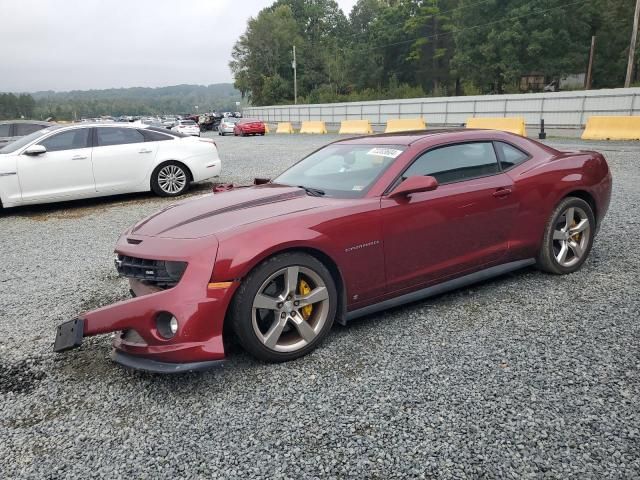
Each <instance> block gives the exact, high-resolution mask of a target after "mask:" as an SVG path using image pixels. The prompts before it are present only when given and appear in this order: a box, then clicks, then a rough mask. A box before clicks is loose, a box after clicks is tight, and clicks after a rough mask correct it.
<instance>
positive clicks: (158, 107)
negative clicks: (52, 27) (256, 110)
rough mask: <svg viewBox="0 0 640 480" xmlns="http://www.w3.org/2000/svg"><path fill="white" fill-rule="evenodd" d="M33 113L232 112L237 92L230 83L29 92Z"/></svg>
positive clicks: (65, 116) (59, 115) (62, 115)
mask: <svg viewBox="0 0 640 480" xmlns="http://www.w3.org/2000/svg"><path fill="white" fill-rule="evenodd" d="M31 96H32V97H33V98H34V100H35V101H36V106H35V116H36V117H41V118H46V117H48V116H55V117H56V118H57V119H69V120H71V119H74V118H77V119H79V118H81V117H96V116H100V115H114V116H118V115H155V114H164V113H167V114H168V113H189V112H195V111H196V109H195V106H196V105H198V107H199V108H198V111H199V112H208V111H211V110H214V109H215V110H217V111H227V110H230V111H234V110H236V109H237V107H236V103H235V102H237V101H240V92H239V91H238V90H236V89H235V88H233V85H232V84H230V83H217V84H213V85H207V86H205V85H173V86H170V87H158V88H147V87H132V88H110V89H106V90H72V91H70V92H54V91H41V92H35V93H32V94H31Z"/></svg>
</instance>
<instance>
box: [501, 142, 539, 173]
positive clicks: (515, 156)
mask: <svg viewBox="0 0 640 480" xmlns="http://www.w3.org/2000/svg"><path fill="white" fill-rule="evenodd" d="M495 145H496V149H497V150H498V156H499V157H500V166H501V167H502V170H509V169H510V168H513V167H515V166H516V165H520V164H521V163H522V162H525V161H527V160H529V158H531V155H529V154H528V153H526V152H523V151H522V150H520V149H519V148H516V147H514V146H513V145H509V144H508V143H504V142H495Z"/></svg>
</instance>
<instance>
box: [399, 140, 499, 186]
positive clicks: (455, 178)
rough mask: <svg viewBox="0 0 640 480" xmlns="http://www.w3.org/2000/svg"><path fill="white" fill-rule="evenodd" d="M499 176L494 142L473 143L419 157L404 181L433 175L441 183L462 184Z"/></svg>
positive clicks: (406, 173) (435, 150) (403, 176)
mask: <svg viewBox="0 0 640 480" xmlns="http://www.w3.org/2000/svg"><path fill="white" fill-rule="evenodd" d="M498 172H499V168H498V159H497V158H496V153H495V151H494V149H493V145H492V143H491V142H472V143H461V144H458V145H450V146H447V147H440V148H436V149H434V150H429V151H428V152H426V153H424V154H423V155H422V156H420V157H418V158H417V159H416V161H415V162H413V163H412V164H411V166H410V167H409V168H408V169H407V170H406V171H405V172H404V174H403V175H402V178H407V177H411V176H414V175H430V176H432V177H435V179H436V180H438V183H451V182H460V181H462V180H469V179H472V178H477V177H484V176H486V175H493V174H495V173H498Z"/></svg>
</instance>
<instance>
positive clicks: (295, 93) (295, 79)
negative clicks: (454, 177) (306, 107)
mask: <svg viewBox="0 0 640 480" xmlns="http://www.w3.org/2000/svg"><path fill="white" fill-rule="evenodd" d="M638 2H640V0H638ZM291 67H293V103H294V105H297V104H298V71H297V65H296V46H295V45H294V46H293V62H291Z"/></svg>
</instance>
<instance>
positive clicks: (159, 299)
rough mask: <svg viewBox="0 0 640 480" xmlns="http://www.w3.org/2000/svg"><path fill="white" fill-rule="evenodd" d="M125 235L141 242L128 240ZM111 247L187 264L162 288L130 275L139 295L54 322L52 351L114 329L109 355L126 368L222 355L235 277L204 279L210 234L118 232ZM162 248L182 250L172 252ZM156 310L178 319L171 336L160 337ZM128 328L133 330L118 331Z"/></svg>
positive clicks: (205, 361)
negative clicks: (177, 277)
mask: <svg viewBox="0 0 640 480" xmlns="http://www.w3.org/2000/svg"><path fill="white" fill-rule="evenodd" d="M127 239H129V240H131V239H133V240H135V241H138V240H140V241H141V242H140V243H139V244H131V243H129V240H127ZM116 252H117V253H119V254H123V255H128V256H133V257H141V258H149V259H156V260H184V261H187V262H188V267H187V269H186V270H185V272H184V275H183V276H182V279H181V280H180V282H179V283H178V284H177V285H176V286H175V287H173V288H169V289H167V290H158V289H153V288H149V287H146V288H145V285H144V284H141V283H140V282H137V281H131V280H130V283H131V285H132V287H133V290H135V293H136V295H139V296H136V297H135V298H131V299H128V300H124V301H121V302H117V303H114V304H112V305H108V306H106V307H102V308H98V309H96V310H92V311H89V312H84V313H83V314H81V315H80V316H79V317H78V319H77V320H75V321H72V322H67V323H66V324H62V325H60V326H59V327H58V332H57V335H56V342H55V345H54V351H57V352H61V351H65V350H68V349H71V348H75V347H77V346H79V345H80V344H81V343H82V338H84V337H89V336H93V335H100V334H105V333H111V332H118V333H117V334H116V336H115V339H114V341H113V346H114V348H115V353H114V360H115V361H117V362H119V363H122V364H124V365H126V366H129V367H132V368H140V369H143V370H150V371H155V372H165V373H166V372H180V371H185V370H200V369H203V368H209V367H210V366H213V365H214V364H216V362H218V363H219V362H220V361H221V360H223V359H224V357H225V352H224V344H223V338H222V329H223V325H224V318H225V315H226V312H227V308H228V306H229V303H230V301H231V299H232V298H233V294H234V293H235V290H236V288H237V286H238V282H225V283H223V284H210V281H211V280H210V279H211V272H212V271H213V266H214V264H215V258H216V254H217V240H216V239H215V237H204V238H201V239H193V240H181V239H168V238H157V237H144V236H135V235H123V236H122V237H121V238H120V240H119V241H118V244H117V247H116ZM167 252H171V253H174V254H175V253H178V254H180V253H182V255H181V256H180V258H178V257H176V256H174V255H171V254H168V253H167ZM160 312H169V313H171V314H172V315H173V316H174V317H176V318H177V319H178V323H179V325H178V331H177V332H176V334H175V336H174V337H173V338H171V339H166V338H164V337H163V336H162V335H161V334H160V332H159V331H158V329H157V325H156V318H157V315H158V314H159V313H160ZM130 331H134V332H135V335H126V334H125V333H123V332H130ZM212 362H214V363H212ZM161 364H162V365H161Z"/></svg>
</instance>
